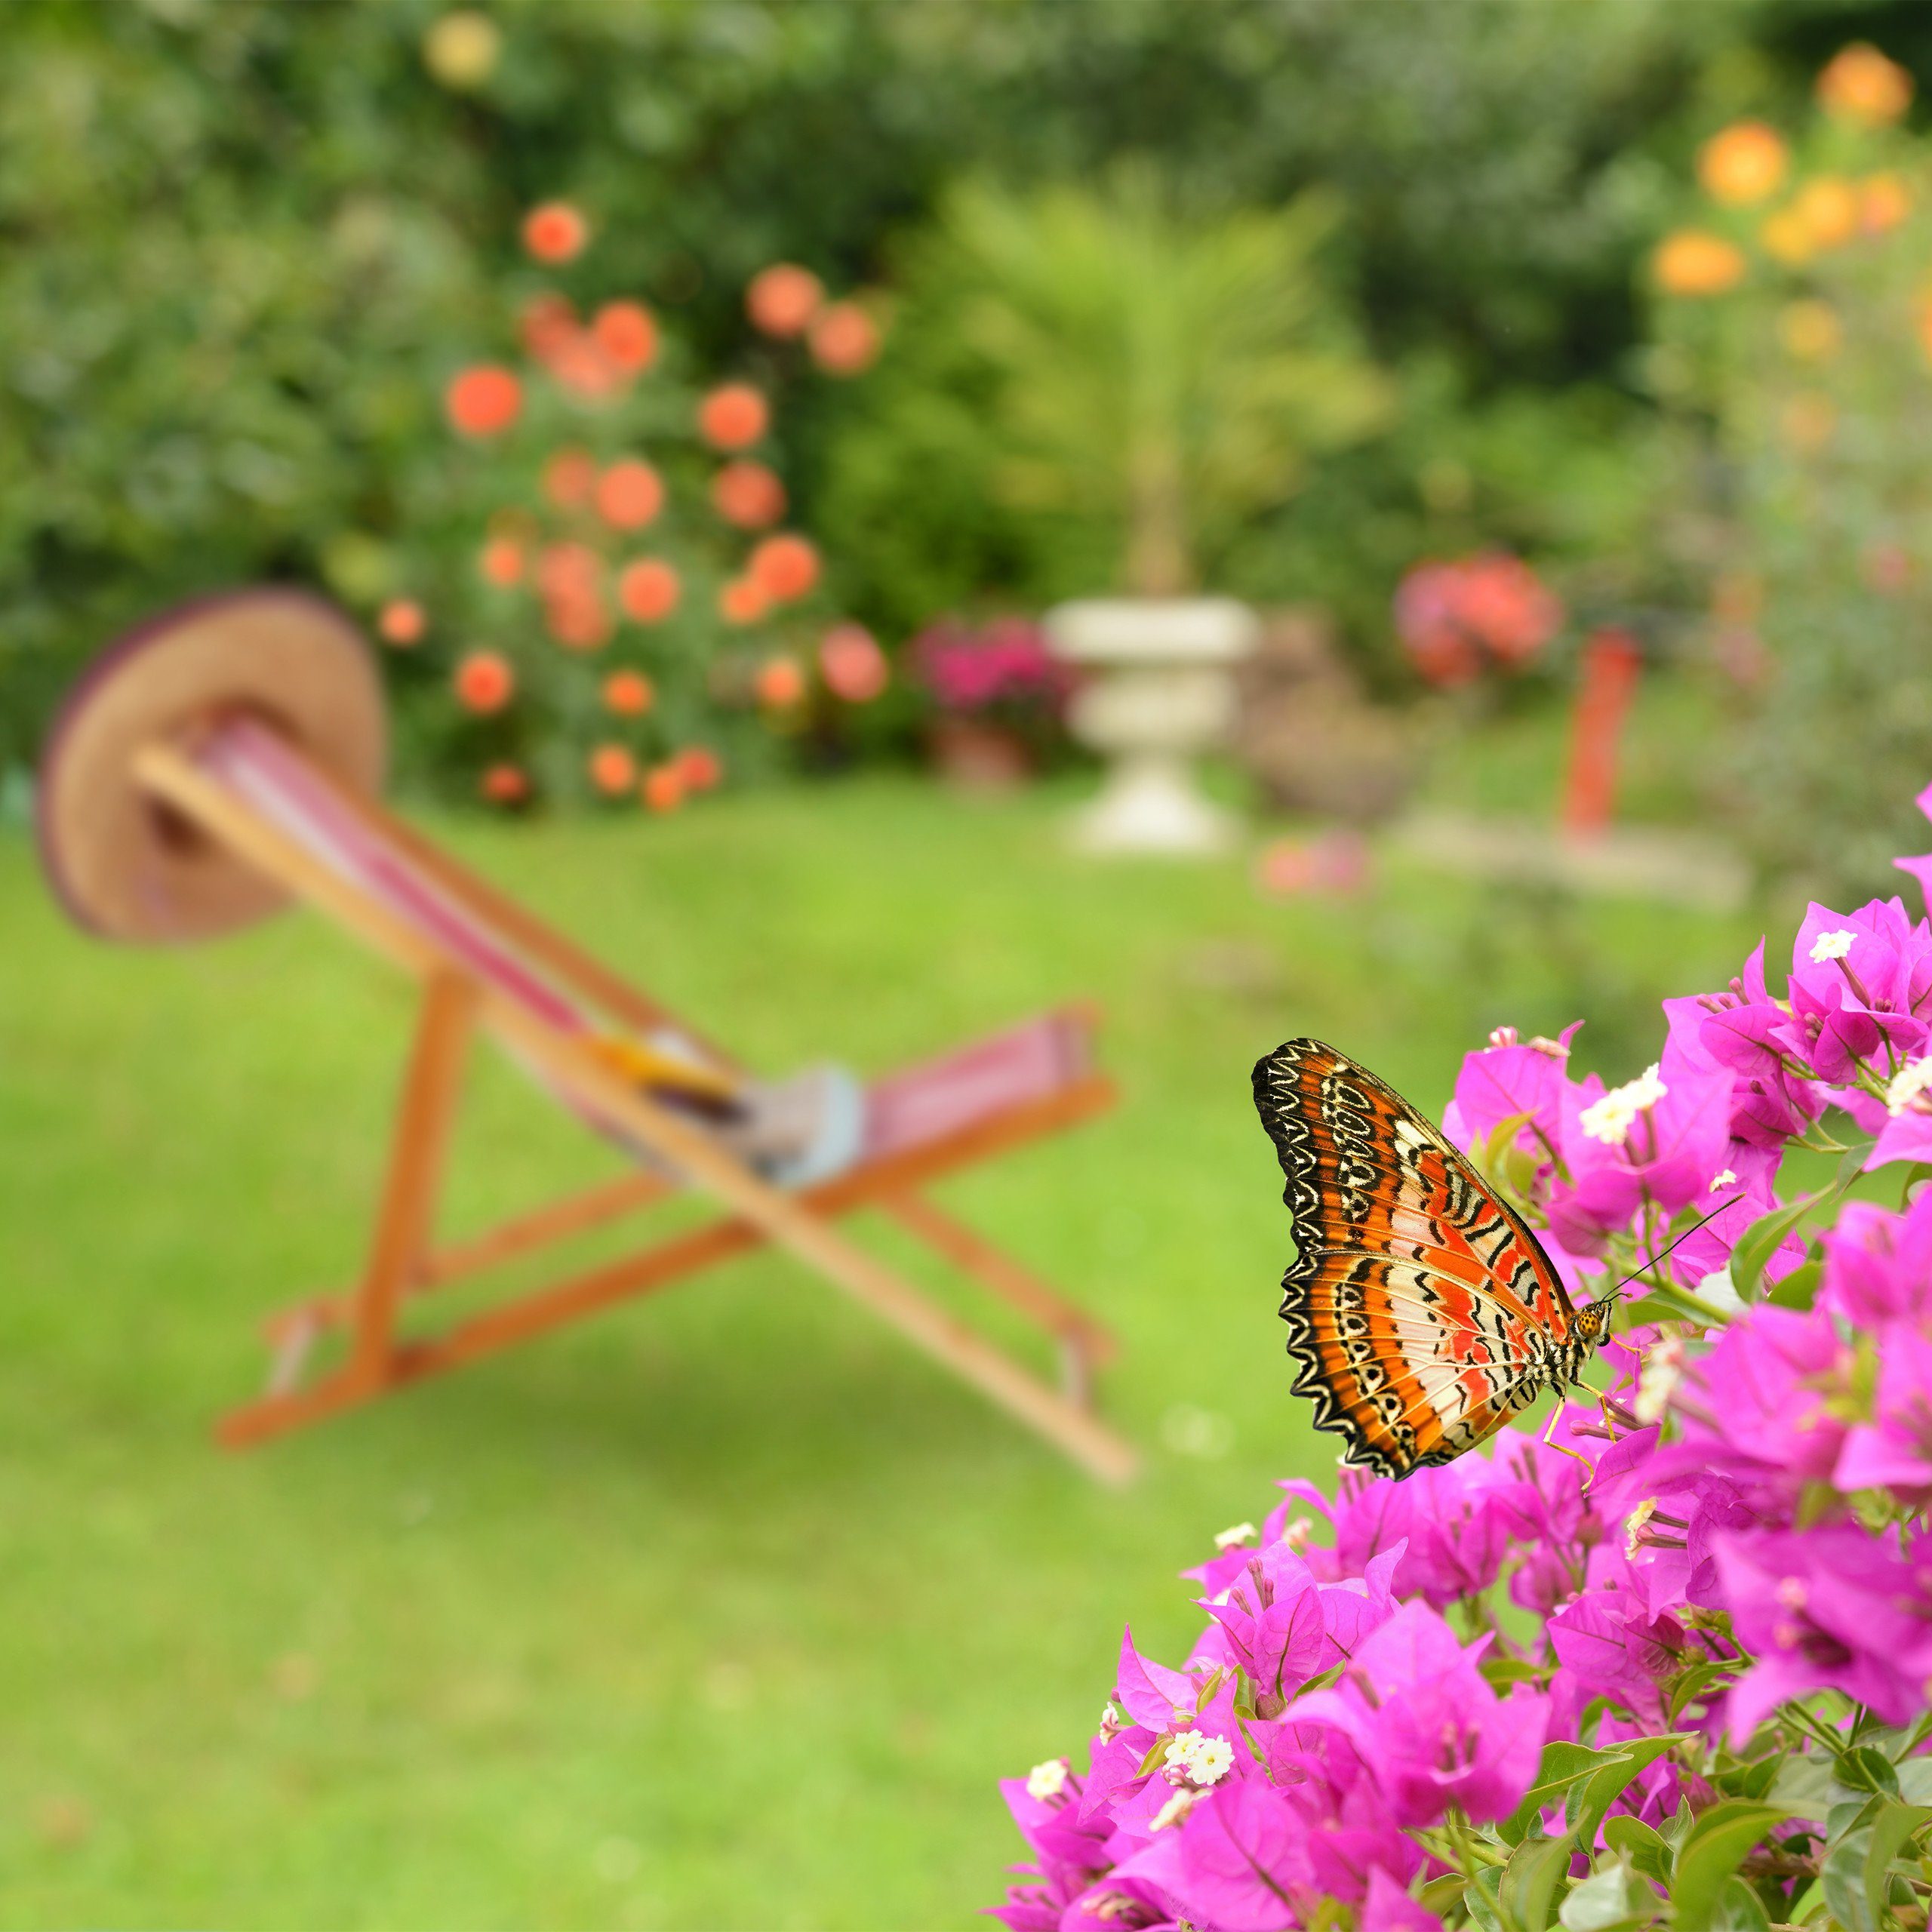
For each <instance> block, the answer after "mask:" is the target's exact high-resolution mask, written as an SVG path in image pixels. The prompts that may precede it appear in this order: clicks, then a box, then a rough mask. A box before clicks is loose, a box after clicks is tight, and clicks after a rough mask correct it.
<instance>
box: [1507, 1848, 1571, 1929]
mask: <svg viewBox="0 0 1932 1932" xmlns="http://www.w3.org/2000/svg"><path fill="white" fill-rule="evenodd" d="M1570 1860H1571V1848H1570V1839H1569V1835H1568V1834H1567V1833H1565V1834H1564V1836H1563V1837H1561V1838H1531V1839H1528V1840H1527V1841H1525V1842H1524V1843H1523V1844H1521V1845H1519V1846H1518V1847H1517V1848H1516V1850H1515V1852H1514V1853H1513V1854H1512V1855H1511V1857H1510V1860H1509V1863H1508V1864H1507V1865H1506V1866H1503V1882H1502V1884H1500V1886H1499V1887H1497V1895H1496V1903H1497V1908H1498V1909H1499V1910H1500V1912H1501V1915H1502V1918H1503V1924H1504V1925H1505V1926H1506V1927H1509V1928H1510V1932H1547V1927H1548V1926H1549V1919H1550V1907H1551V1906H1552V1903H1554V1901H1555V1897H1556V1888H1557V1887H1558V1885H1559V1884H1561V1883H1562V1882H1563V1880H1564V1876H1565V1875H1567V1872H1569V1869H1570Z"/></svg>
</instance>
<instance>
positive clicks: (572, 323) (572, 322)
mask: <svg viewBox="0 0 1932 1932" xmlns="http://www.w3.org/2000/svg"><path fill="white" fill-rule="evenodd" d="M517 333H518V335H519V336H520V337H521V338H522V340H523V346H524V347H525V349H528V350H529V352H531V355H534V356H535V357H536V358H537V360H538V361H540V362H547V361H549V359H550V358H551V357H552V356H553V355H555V354H556V352H558V349H561V348H562V347H563V346H565V343H569V342H571V341H574V340H575V339H576V337H577V310H576V309H574V307H572V306H571V300H570V297H568V296H567V295H559V294H557V292H556V291H555V290H554V289H551V290H548V291H546V292H545V293H544V294H541V295H533V296H532V297H531V298H530V300H528V302H526V303H525V304H524V305H523V313H522V314H521V315H520V316H519V317H518V318H517Z"/></svg>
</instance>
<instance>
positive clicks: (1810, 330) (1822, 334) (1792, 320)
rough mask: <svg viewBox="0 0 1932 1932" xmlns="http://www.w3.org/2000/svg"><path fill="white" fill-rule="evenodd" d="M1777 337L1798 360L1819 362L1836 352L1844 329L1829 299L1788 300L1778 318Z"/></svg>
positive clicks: (1842, 337)
mask: <svg viewBox="0 0 1932 1932" xmlns="http://www.w3.org/2000/svg"><path fill="white" fill-rule="evenodd" d="M1778 339H1779V340H1780V341H1781V342H1782V343H1783V344H1784V346H1785V347H1786V349H1787V350H1789V352H1790V353H1791V354H1792V355H1795V356H1796V357H1798V359H1799V360H1800V361H1804V362H1822V361H1825V360H1826V358H1828V357H1829V356H1832V355H1835V354H1836V353H1837V352H1838V344H1839V343H1841V342H1842V341H1843V340H1844V326H1843V325H1842V324H1841V323H1840V321H1838V311H1837V310H1836V309H1834V308H1833V307H1832V305H1831V304H1830V303H1829V302H1819V301H1815V300H1806V301H1802V302H1789V303H1786V305H1785V306H1784V309H1783V312H1781V313H1780V315H1779V317H1778Z"/></svg>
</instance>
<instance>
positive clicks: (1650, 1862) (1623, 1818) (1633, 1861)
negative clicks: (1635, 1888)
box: [1603, 1811, 1677, 1884]
mask: <svg viewBox="0 0 1932 1932" xmlns="http://www.w3.org/2000/svg"><path fill="white" fill-rule="evenodd" d="M1603 1835H1604V1842H1605V1843H1606V1844H1608V1845H1609V1847H1610V1848H1611V1850H1613V1851H1614V1852H1615V1853H1617V1854H1618V1855H1619V1856H1620V1857H1622V1858H1623V1859H1624V1860H1626V1861H1627V1862H1628V1863H1629V1865H1630V1866H1632V1868H1633V1869H1635V1870H1637V1871H1638V1872H1642V1873H1643V1874H1644V1876H1645V1877H1646V1878H1655V1879H1657V1881H1659V1882H1660V1884H1669V1881H1670V1868H1671V1866H1672V1864H1673V1863H1675V1860H1676V1857H1677V1854H1675V1852H1674V1851H1672V1850H1671V1848H1670V1847H1669V1845H1668V1844H1666V1843H1665V1841H1663V1839H1662V1838H1660V1837H1659V1836H1658V1835H1657V1833H1656V1832H1654V1831H1653V1830H1652V1829H1651V1827H1650V1826H1648V1825H1647V1824H1645V1823H1644V1821H1643V1820H1642V1819H1641V1818H1637V1817H1632V1815H1631V1814H1629V1812H1628V1811H1626V1812H1623V1813H1621V1814H1619V1815H1618V1816H1617V1817H1614V1818H1611V1819H1607V1820H1605V1821H1604V1828H1603Z"/></svg>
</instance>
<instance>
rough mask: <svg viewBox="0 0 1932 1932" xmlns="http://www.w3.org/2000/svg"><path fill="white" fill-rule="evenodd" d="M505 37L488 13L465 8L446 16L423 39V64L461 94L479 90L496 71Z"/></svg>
mask: <svg viewBox="0 0 1932 1932" xmlns="http://www.w3.org/2000/svg"><path fill="white" fill-rule="evenodd" d="M502 51H503V34H502V32H501V30H500V29H499V28H498V26H497V23H496V22H495V21H494V20H491V18H490V17H488V14H478V13H475V12H472V11H470V10H469V8H463V9H461V10H460V11H457V12H456V13H454V14H445V15H444V16H443V17H442V18H441V20H437V21H435V22H434V23H432V25H431V26H430V28H429V31H428V32H426V34H424V35H423V65H424V66H426V67H427V68H428V69H429V71H430V72H431V73H432V74H433V75H435V77H436V78H437V79H438V80H439V81H440V82H442V84H443V85H444V86H445V87H446V88H454V90H455V91H457V93H459V94H466V93H468V92H469V91H470V90H471V89H472V88H480V87H481V85H483V83H484V82H485V81H487V80H488V78H490V76H491V75H492V74H493V73H494V72H496V69H497V56H498V55H499V54H500V53H501V52H502Z"/></svg>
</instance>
